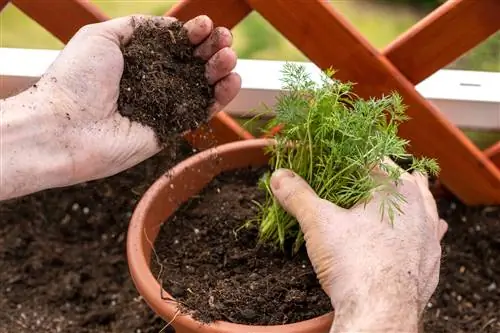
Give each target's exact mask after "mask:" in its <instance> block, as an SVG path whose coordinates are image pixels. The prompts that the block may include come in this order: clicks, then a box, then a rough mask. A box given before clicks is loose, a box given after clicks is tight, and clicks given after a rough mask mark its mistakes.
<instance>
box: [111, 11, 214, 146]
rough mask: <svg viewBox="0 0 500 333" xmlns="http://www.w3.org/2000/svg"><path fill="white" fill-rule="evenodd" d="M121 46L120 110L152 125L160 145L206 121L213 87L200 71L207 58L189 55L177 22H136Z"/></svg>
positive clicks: (191, 48) (191, 52) (188, 45)
mask: <svg viewBox="0 0 500 333" xmlns="http://www.w3.org/2000/svg"><path fill="white" fill-rule="evenodd" d="M136 24H137V26H136V30H135V32H134V35H133V36H132V38H131V40H130V41H129V42H128V44H127V45H125V46H124V47H123V49H122V52H123V56H124V61H125V66H124V71H123V76H122V79H121V82H120V95H119V98H118V109H119V112H120V113H121V114H122V115H123V116H125V117H128V118H129V119H131V120H132V121H136V122H139V123H141V124H143V125H146V126H149V127H151V128H152V129H153V130H154V131H155V133H156V136H157V139H158V142H159V143H160V144H162V145H164V144H165V143H166V142H168V141H169V139H170V138H171V137H172V136H175V135H178V134H181V133H184V132H186V131H189V130H192V129H195V128H197V127H199V126H200V125H202V124H204V123H206V122H207V120H208V118H209V112H210V106H212V104H213V103H214V87H213V86H212V85H210V84H209V83H208V80H207V78H206V76H205V64H206V61H204V60H202V59H201V58H198V57H196V56H194V50H195V47H194V46H193V45H192V44H191V42H190V41H189V38H188V36H187V32H186V30H185V29H184V28H183V26H182V23H181V22H174V23H172V24H171V25H168V26H167V25H166V24H161V22H152V21H149V20H148V21H139V22H136Z"/></svg>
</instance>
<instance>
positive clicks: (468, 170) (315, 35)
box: [247, 0, 500, 205]
mask: <svg viewBox="0 0 500 333" xmlns="http://www.w3.org/2000/svg"><path fill="white" fill-rule="evenodd" d="M247 1H248V3H249V4H250V5H251V6H252V7H253V8H254V9H255V10H257V11H258V12H259V13H260V14H261V15H263V16H264V17H265V18H266V19H267V20H268V21H269V22H271V23H272V24H273V25H274V26H275V27H276V28H277V29H278V30H279V31H280V32H281V33H283V34H284V35H285V36H286V37H287V38H288V39H289V40H290V41H291V42H292V43H294V44H295V45H296V46H297V47H298V48H299V49H300V50H301V51H302V52H303V53H304V54H305V55H306V56H308V57H309V59H311V60H312V61H313V62H315V63H316V64H317V65H318V66H319V67H321V68H323V69H325V68H328V67H331V66H332V67H333V68H335V69H337V70H338V72H337V75H336V77H337V78H338V79H340V80H343V81H352V82H357V83H358V84H357V85H356V87H355V88H356V91H357V93H358V94H359V95H361V96H363V97H365V98H367V97H379V96H381V95H383V94H388V93H390V92H391V91H398V92H399V93H400V94H401V96H402V97H403V98H404V102H405V104H407V105H408V106H409V109H408V115H409V116H410V117H411V118H412V119H411V121H409V122H407V123H404V124H403V125H402V126H401V130H400V134H401V136H402V137H404V138H406V139H409V140H410V141H411V151H412V152H413V153H414V154H416V155H425V156H429V157H433V158H437V159H438V160H439V163H440V165H441V167H442V172H441V181H442V182H443V183H444V184H445V185H446V186H447V187H448V188H449V189H450V190H451V191H452V192H453V193H454V194H455V195H456V196H457V197H459V198H460V199H462V201H464V202H465V203H467V204H471V205H473V204H498V203H500V171H499V170H498V169H497V168H496V167H495V166H494V164H493V163H491V161H489V159H487V158H486V156H485V155H484V154H483V153H482V152H481V151H479V150H478V148H477V147H476V146H475V145H474V144H472V142H471V141H470V140H469V139H468V138H467V137H465V135H464V134H463V133H462V132H461V131H460V130H459V129H457V128H456V127H455V126H453V124H451V123H450V122H449V121H448V120H446V119H445V118H444V117H443V116H442V115H441V113H440V112H439V111H438V110H437V109H435V108H434V107H433V106H432V105H431V104H430V103H428V102H427V101H426V100H425V99H424V98H423V97H422V96H421V95H420V94H418V93H417V92H416V91H415V89H414V86H413V85H412V84H411V83H410V82H409V81H408V80H407V79H406V78H405V77H404V76H403V75H402V74H401V73H400V72H399V71H398V70H397V69H396V67H395V66H393V65H392V64H391V63H390V62H389V61H388V60H387V58H385V57H384V56H383V55H382V54H380V53H379V52H378V51H377V50H376V49H375V48H374V47H373V46H372V45H370V44H369V43H368V42H367V41H366V40H365V39H364V38H363V37H362V36H361V35H360V34H359V33H358V32H357V31H356V30H355V29H354V28H353V27H352V26H351V25H350V24H349V22H347V21H346V20H345V19H344V18H343V17H342V16H341V15H339V14H338V13H337V12H335V11H334V9H333V7H332V6H330V4H328V3H325V2H324V1H321V0H307V1H294V2H293V4H291V3H290V2H289V1H287V0H275V1H261V0H247ZM443 52H446V50H445V49H443Z"/></svg>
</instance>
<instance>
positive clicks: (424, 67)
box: [383, 0, 500, 85]
mask: <svg viewBox="0 0 500 333" xmlns="http://www.w3.org/2000/svg"><path fill="white" fill-rule="evenodd" d="M499 29H500V1H499V0H481V1H478V0H453V1H447V2H446V3H445V4H443V5H442V6H440V7H439V8H437V9H436V10H435V11H433V12H432V13H431V14H429V15H428V16H427V17H425V18H424V19H423V20H421V21H420V22H418V23H417V24H415V25H414V26H413V27H412V28H410V29H409V30H408V31H407V32H405V33H404V34H402V35H401V36H400V37H399V38H397V39H396V40H395V41H394V42H392V43H391V44H390V45H389V46H388V47H387V48H386V49H385V50H384V52H383V54H384V55H385V56H386V57H387V58H388V59H389V60H390V61H391V62H392V63H393V64H394V66H396V67H397V68H398V69H399V71H400V72H401V73H402V74H403V75H404V76H406V78H407V79H408V80H409V81H410V82H411V83H413V84H415V85H416V84H418V83H420V82H421V81H423V80H424V79H426V78H427V77H429V76H430V75H432V74H433V73H435V72H436V71H438V70H440V69H441V68H443V67H444V66H446V65H448V64H449V63H451V62H452V61H454V60H455V59H457V58H458V57H459V56H461V55H462V54H464V53H465V52H467V51H468V50H470V49H472V48H473V47H474V46H476V45H478V44H479V43H481V42H482V41H484V40H485V39H487V38H488V37H489V36H491V35H493V34H494V33H496V32H497V31H498V30H499Z"/></svg>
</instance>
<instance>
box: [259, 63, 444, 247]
mask: <svg viewBox="0 0 500 333" xmlns="http://www.w3.org/2000/svg"><path fill="white" fill-rule="evenodd" d="M282 74H283V78H282V82H283V90H284V92H282V93H281V95H280V96H278V98H277V101H276V102H277V103H276V106H275V112H276V117H275V118H274V119H273V120H272V121H271V122H270V123H269V124H268V126H269V127H274V126H276V125H281V126H282V129H281V131H280V132H279V133H278V134H277V135H276V136H275V139H276V141H277V143H276V145H274V146H272V147H269V148H268V153H270V156H271V159H270V162H269V163H270V167H271V169H272V170H276V169H278V168H287V169H291V170H293V171H294V172H296V173H297V174H298V175H300V176H301V177H303V178H304V179H305V180H306V181H307V182H308V183H309V184H310V185H311V187H312V188H313V189H314V190H315V191H316V193H317V194H318V195H319V196H320V197H321V198H323V199H326V200H328V201H331V202H333V203H335V204H337V205H339V206H341V207H343V208H350V207H352V206H353V205H355V204H356V203H359V202H362V201H364V200H366V199H368V198H369V197H370V195H371V194H372V192H373V191H375V190H377V191H384V190H385V191H391V189H393V188H394V186H390V185H392V184H394V182H397V180H398V179H399V178H400V176H401V174H402V172H404V171H408V172H411V171H412V170H418V171H424V172H429V173H431V174H437V173H438V171H439V167H438V164H437V163H436V161H434V160H432V159H428V158H415V157H413V156H412V155H411V154H409V153H407V151H406V146H407V144H408V142H407V141H406V140H404V139H402V138H400V137H398V135H397V133H398V125H399V124H400V123H401V122H403V121H405V120H406V119H407V117H406V115H405V107H404V105H403V103H402V99H401V98H400V96H399V95H398V94H396V93H393V94H391V95H389V96H386V97H383V98H380V99H369V100H365V99H361V98H358V97H357V96H356V95H355V94H354V93H353V92H352V87H353V85H352V84H351V83H344V82H341V81H339V80H335V79H334V78H333V75H334V72H333V71H332V70H327V71H325V72H323V73H322V78H321V81H320V82H319V83H318V82H315V81H314V80H313V79H311V77H310V76H309V75H308V73H307V72H306V69H305V67H304V66H302V65H297V64H291V63H287V64H285V66H284V67H283V69H282ZM386 157H392V158H393V159H403V160H410V161H411V163H410V164H409V166H408V167H406V168H400V167H397V166H396V165H395V164H393V163H387V162H386V161H387V160H386ZM376 166H379V167H380V168H381V169H382V170H384V171H385V172H386V173H387V174H388V177H374V176H373V174H372V170H373V169H374V168H375V167H376ZM388 185H389V186H388ZM260 186H261V187H262V188H264V189H265V191H266V193H267V194H266V200H265V202H264V203H263V204H260V216H258V218H257V223H258V224H259V238H260V241H262V242H271V243H274V244H275V245H277V246H280V247H281V248H282V249H283V250H284V248H285V242H286V241H289V240H292V241H293V242H294V244H293V251H294V252H296V251H298V250H299V248H300V247H301V245H302V244H303V235H302V232H301V230H300V227H299V225H298V222H297V221H296V220H295V219H294V218H293V217H292V216H291V215H289V214H288V213H286V211H285V210H284V209H283V208H281V206H280V205H279V203H278V202H277V201H276V200H275V199H274V197H273V195H272V191H271V188H270V173H267V174H265V175H264V177H263V178H262V179H261V181H260ZM385 197H386V198H387V199H386V200H385V201H384V203H383V204H382V207H380V209H381V213H382V214H388V215H389V217H390V219H391V221H392V219H393V217H394V213H395V210H399V211H400V207H399V204H400V203H401V202H403V201H404V200H405V199H404V197H402V196H401V195H400V194H398V193H397V192H395V191H392V192H390V193H388V195H387V196H385ZM253 222H256V221H253Z"/></svg>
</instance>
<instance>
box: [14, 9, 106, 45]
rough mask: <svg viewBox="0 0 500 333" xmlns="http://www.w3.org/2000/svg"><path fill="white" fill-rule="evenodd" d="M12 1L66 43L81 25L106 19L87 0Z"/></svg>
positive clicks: (104, 15)
mask: <svg viewBox="0 0 500 333" xmlns="http://www.w3.org/2000/svg"><path fill="white" fill-rule="evenodd" d="M12 3H13V4H14V5H15V6H16V7H17V8H19V9H20V10H22V11H23V12H24V13H25V14H26V15H28V16H30V17H31V18H32V19H33V20H35V21H37V22H38V23H40V25H42V26H43V27H44V28H45V29H47V30H48V31H49V32H50V33H52V34H53V35H54V36H56V37H57V38H59V40H61V41H62V42H63V43H67V42H68V41H69V40H70V39H71V37H73V35H74V34H75V33H76V32H77V31H78V29H80V28H81V27H82V26H84V25H86V24H91V23H96V22H101V21H106V20H107V19H108V17H107V16H106V14H104V13H103V12H102V11H101V10H100V9H99V8H98V7H97V6H95V5H93V4H92V3H90V2H88V1H82V0H78V1H77V0H63V1H61V0H50V1H36V0H12Z"/></svg>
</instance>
